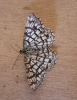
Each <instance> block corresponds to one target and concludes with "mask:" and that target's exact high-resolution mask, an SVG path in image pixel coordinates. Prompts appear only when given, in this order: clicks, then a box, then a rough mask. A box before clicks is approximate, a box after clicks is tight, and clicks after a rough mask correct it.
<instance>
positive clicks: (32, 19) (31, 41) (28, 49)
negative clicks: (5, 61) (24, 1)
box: [20, 13, 57, 90]
mask: <svg viewBox="0 0 77 100" xmlns="http://www.w3.org/2000/svg"><path fill="white" fill-rule="evenodd" d="M54 41H55V36H54V33H53V32H52V30H51V29H50V28H44V25H43V23H42V22H41V20H40V19H39V18H38V17H36V16H35V15H34V14H33V13H31V14H29V15H28V17H27V21H26V27H25V32H24V38H23V50H20V54H24V63H25V66H26V73H27V79H28V81H29V86H30V88H31V89H32V90H36V89H37V88H38V87H39V86H40V85H41V84H42V83H43V80H44V78H45V76H46V70H49V69H52V68H54V66H55V64H56V61H57V56H56V53H55V52H54V51H53V50H52V49H51V46H52V44H53V42H54Z"/></svg>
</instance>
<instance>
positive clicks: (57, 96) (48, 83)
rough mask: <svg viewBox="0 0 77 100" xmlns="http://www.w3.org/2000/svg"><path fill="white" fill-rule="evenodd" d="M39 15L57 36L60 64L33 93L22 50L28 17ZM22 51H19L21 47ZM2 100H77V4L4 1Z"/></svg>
mask: <svg viewBox="0 0 77 100" xmlns="http://www.w3.org/2000/svg"><path fill="white" fill-rule="evenodd" d="M31 12H33V13H35V14H36V15H37V16H38V17H40V18H41V19H42V22H43V23H44V25H45V26H46V27H50V28H51V29H52V30H53V31H54V33H55V36H56V41H55V43H54V46H53V49H54V51H55V52H56V53H57V55H58V62H57V64H56V67H55V68H54V69H53V70H52V71H48V72H47V76H46V78H45V81H44V84H43V85H42V86H41V87H40V88H39V89H38V90H37V91H35V92H31V90H30V89H29V87H28V83H27V79H26V71H25V66H24V59H23V55H21V56H20V58H19V60H18V61H17V62H16V66H14V68H13V69H12V66H13V64H14V62H15V60H16V58H17V55H18V52H16V51H15V50H14V49H13V48H12V47H11V45H12V46H13V47H14V48H15V49H16V50H17V51H19V50H20V48H21V49H22V47H23V44H22V41H23V34H24V27H25V21H26V17H27V15H28V14H29V13H31ZM18 46H19V47H20V48H19V47H18ZM0 100H77V0H0Z"/></svg>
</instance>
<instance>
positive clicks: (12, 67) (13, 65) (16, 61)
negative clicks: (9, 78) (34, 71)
mask: <svg viewBox="0 0 77 100" xmlns="http://www.w3.org/2000/svg"><path fill="white" fill-rule="evenodd" d="M19 56H20V53H19V55H18V56H17V58H16V60H15V62H14V64H13V66H12V69H13V68H14V66H15V64H16V62H17V60H18V58H19Z"/></svg>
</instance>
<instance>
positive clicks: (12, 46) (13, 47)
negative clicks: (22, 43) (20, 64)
mask: <svg viewBox="0 0 77 100" xmlns="http://www.w3.org/2000/svg"><path fill="white" fill-rule="evenodd" d="M11 47H12V48H13V49H14V50H15V51H16V52H18V53H19V51H17V50H16V49H15V48H14V47H13V46H12V45H11Z"/></svg>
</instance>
